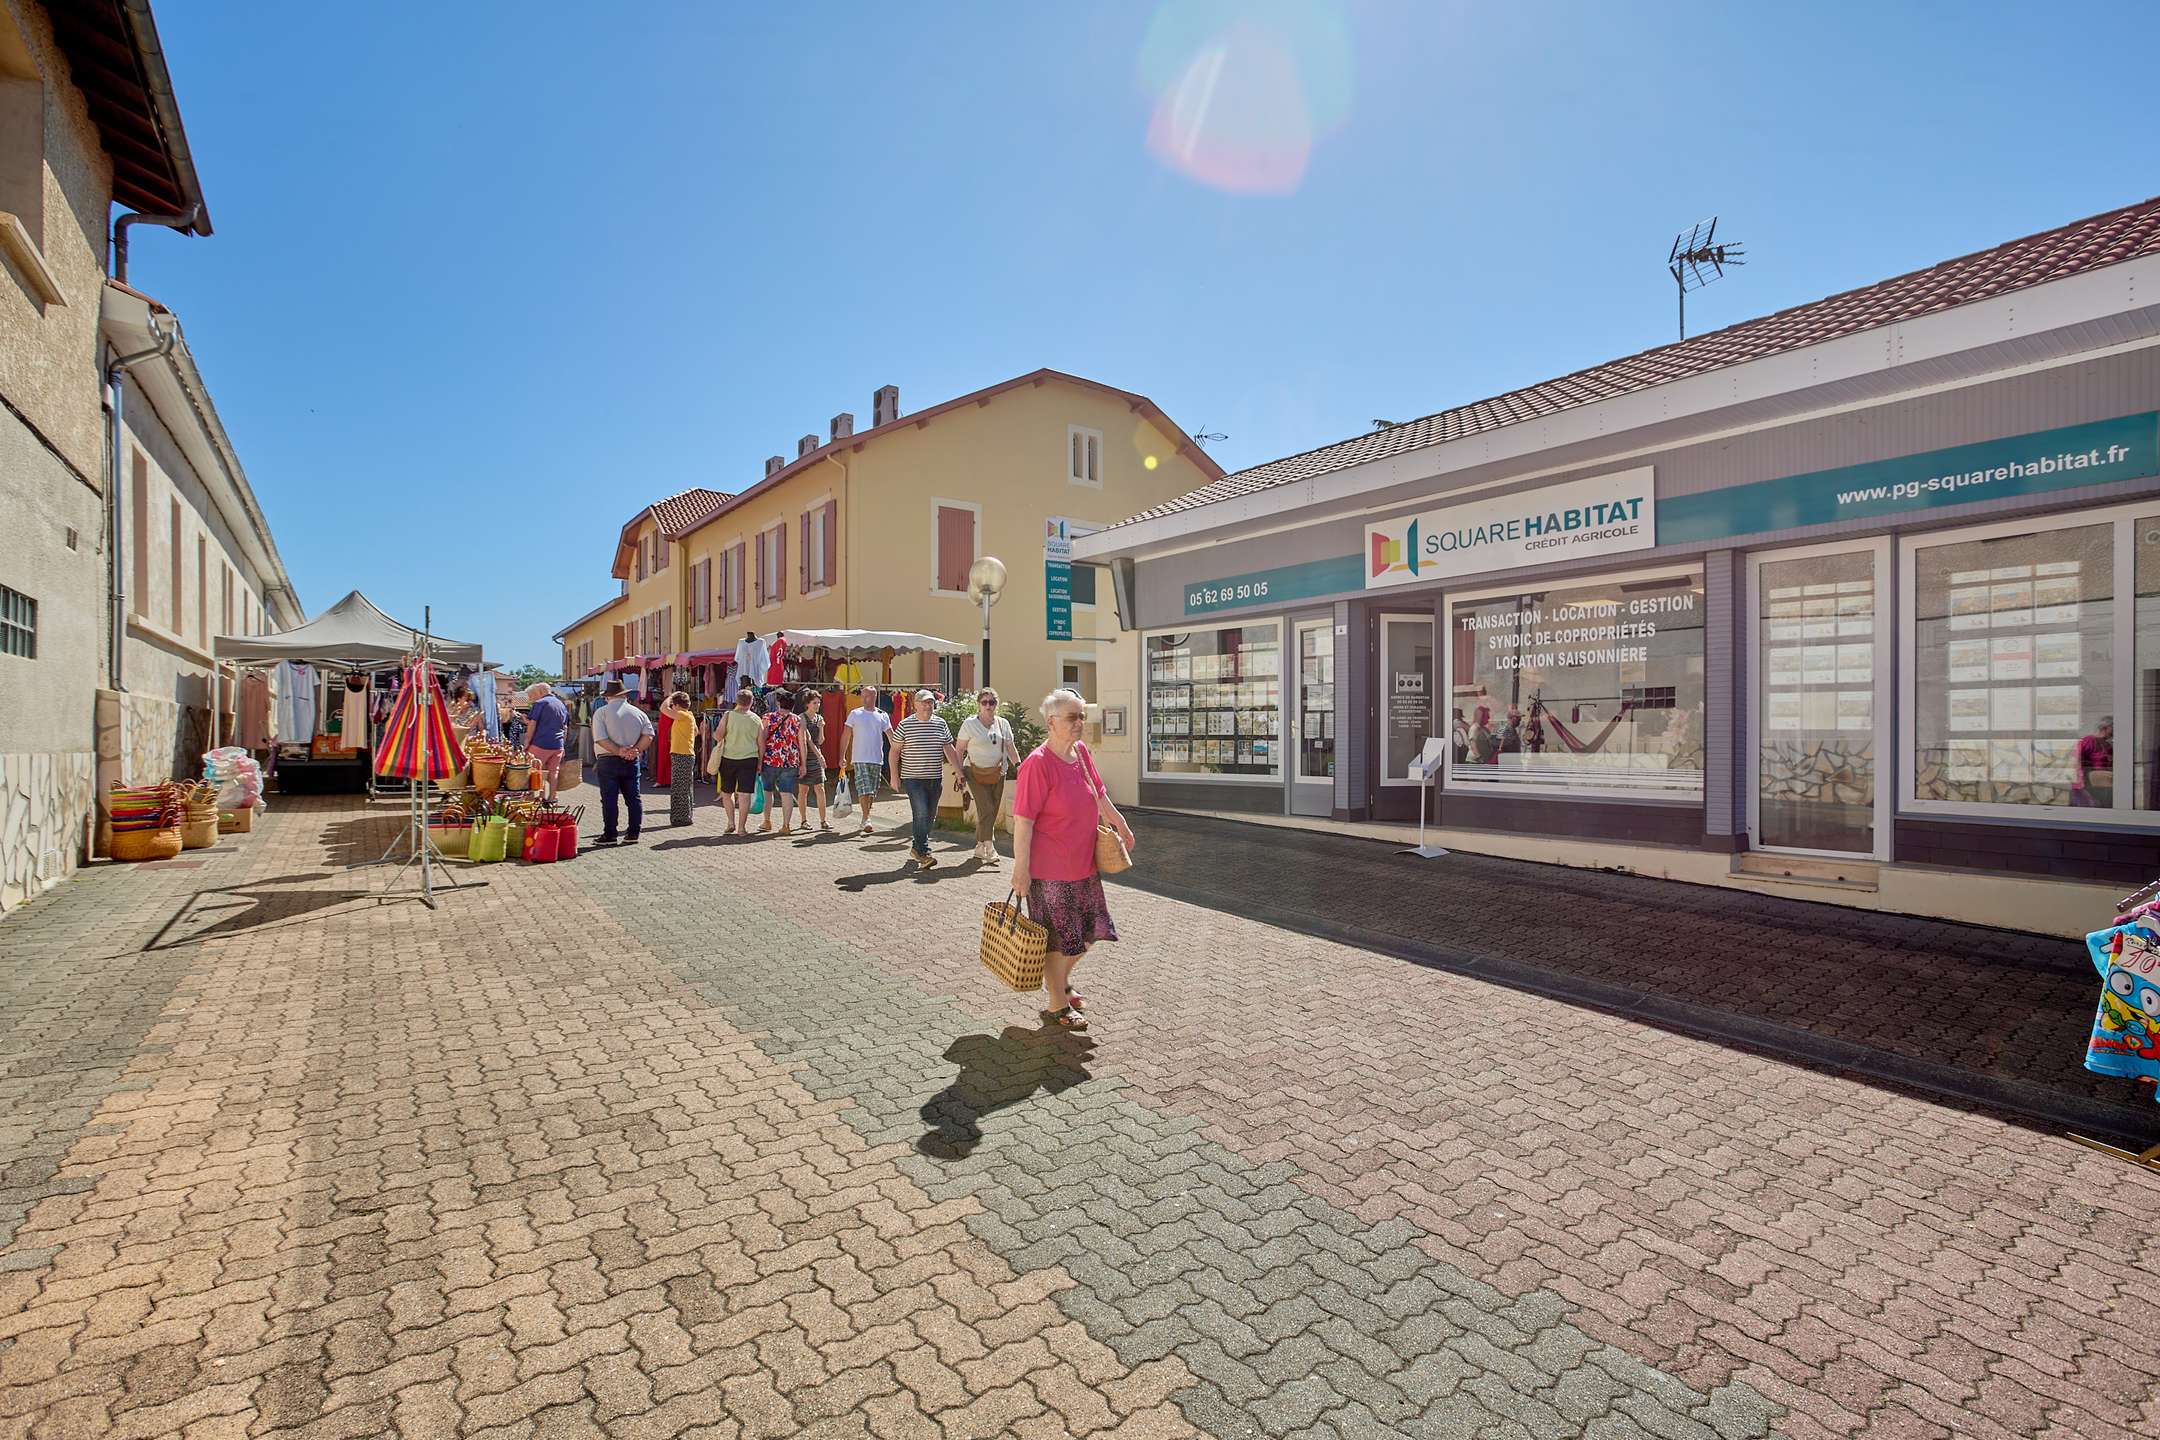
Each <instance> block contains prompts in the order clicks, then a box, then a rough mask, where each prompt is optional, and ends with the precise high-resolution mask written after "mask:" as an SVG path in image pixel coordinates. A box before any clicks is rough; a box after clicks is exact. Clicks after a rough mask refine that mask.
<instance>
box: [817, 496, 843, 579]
mask: <svg viewBox="0 0 2160 1440" xmlns="http://www.w3.org/2000/svg"><path fill="white" fill-rule="evenodd" d="M839 516H840V506H839V503H838V502H837V501H833V500H828V501H826V502H825V553H824V555H823V556H822V557H820V559H819V560H818V579H819V580H821V581H823V582H824V583H825V584H827V585H830V584H832V583H833V572H834V570H835V568H836V564H835V561H836V557H837V547H838V544H839V542H838V541H837V540H835V539H834V538H833V532H834V529H835V527H836V526H837V524H838V522H839Z"/></svg>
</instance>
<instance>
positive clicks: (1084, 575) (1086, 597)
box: [1072, 565, 1095, 610]
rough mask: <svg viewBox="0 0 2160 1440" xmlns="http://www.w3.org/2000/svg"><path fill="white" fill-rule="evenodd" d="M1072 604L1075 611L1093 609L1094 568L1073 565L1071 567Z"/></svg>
mask: <svg viewBox="0 0 2160 1440" xmlns="http://www.w3.org/2000/svg"><path fill="white" fill-rule="evenodd" d="M1072 603H1073V609H1075V610H1082V609H1085V610H1092V609H1094V608H1095V567H1094V566H1093V565H1075V566H1073V567H1072Z"/></svg>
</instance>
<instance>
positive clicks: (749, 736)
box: [713, 685, 765, 835]
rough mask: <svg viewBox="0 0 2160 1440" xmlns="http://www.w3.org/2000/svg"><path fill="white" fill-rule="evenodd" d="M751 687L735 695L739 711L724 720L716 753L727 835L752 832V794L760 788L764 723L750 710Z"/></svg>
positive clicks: (722, 811)
mask: <svg viewBox="0 0 2160 1440" xmlns="http://www.w3.org/2000/svg"><path fill="white" fill-rule="evenodd" d="M753 698H755V697H754V696H752V694H751V693H750V687H749V686H748V685H745V686H743V687H742V688H741V689H740V690H737V691H736V692H735V708H734V709H732V710H730V711H728V712H727V713H726V714H725V715H722V716H721V717H720V746H719V749H718V750H717V751H715V752H714V753H715V758H714V761H713V773H714V774H715V775H716V776H718V777H719V780H720V813H721V814H723V815H725V816H727V821H728V828H727V833H728V834H730V835H747V834H749V833H750V792H751V791H753V790H754V789H756V788H757V768H758V739H759V737H760V736H761V735H763V734H764V731H765V725H764V722H763V721H761V720H759V719H758V717H757V712H756V711H754V710H752V709H751V708H750V702H751V700H752V699H753Z"/></svg>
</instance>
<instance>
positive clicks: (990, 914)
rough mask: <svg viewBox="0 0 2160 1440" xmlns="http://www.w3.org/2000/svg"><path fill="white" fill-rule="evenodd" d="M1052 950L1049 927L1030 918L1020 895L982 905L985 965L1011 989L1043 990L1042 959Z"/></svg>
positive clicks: (1022, 990)
mask: <svg viewBox="0 0 2160 1440" xmlns="http://www.w3.org/2000/svg"><path fill="white" fill-rule="evenodd" d="M1049 953H1050V932H1049V930H1048V929H1046V928H1044V926H1042V925H1041V924H1040V923H1039V922H1037V921H1034V920H1031V919H1029V918H1028V917H1027V915H1026V914H1025V913H1024V912H1023V911H1022V910H1021V908H1020V902H1019V898H1018V897H1017V896H1008V897H1007V898H1006V899H1003V900H1000V901H997V902H995V903H994V904H990V905H985V906H983V922H982V963H983V968H984V969H985V970H988V971H989V972H990V973H991V974H992V975H995V976H997V978H998V979H999V980H1001V981H1003V982H1004V983H1005V985H1006V986H1007V987H1008V988H1010V989H1013V990H1018V991H1020V992H1021V993H1022V994H1026V993H1027V992H1028V991H1030V990H1040V989H1042V983H1043V960H1044V958H1045V957H1046V956H1047V955H1048V954H1049Z"/></svg>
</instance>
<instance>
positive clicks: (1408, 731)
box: [1380, 615, 1440, 785]
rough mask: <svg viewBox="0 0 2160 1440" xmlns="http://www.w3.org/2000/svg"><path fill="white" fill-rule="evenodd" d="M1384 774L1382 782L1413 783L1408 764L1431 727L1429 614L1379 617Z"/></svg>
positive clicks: (1433, 680)
mask: <svg viewBox="0 0 2160 1440" xmlns="http://www.w3.org/2000/svg"><path fill="white" fill-rule="evenodd" d="M1380 684H1381V696H1380V707H1381V721H1380V725H1381V730H1380V735H1381V766H1382V769H1381V775H1380V783H1381V784H1383V785H1412V784H1415V783H1417V782H1415V781H1413V780H1412V779H1411V778H1410V765H1411V763H1412V762H1413V761H1415V760H1416V759H1417V758H1418V757H1419V755H1421V754H1422V753H1423V752H1424V749H1425V741H1426V739H1427V738H1428V737H1430V736H1432V735H1434V734H1435V733H1437V732H1436V731H1435V730H1434V729H1433V696H1435V695H1436V694H1438V693H1439V691H1440V683H1439V676H1437V675H1436V674H1434V673H1433V622H1432V618H1431V617H1430V616H1427V615H1388V616H1384V617H1382V619H1381V621H1380Z"/></svg>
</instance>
